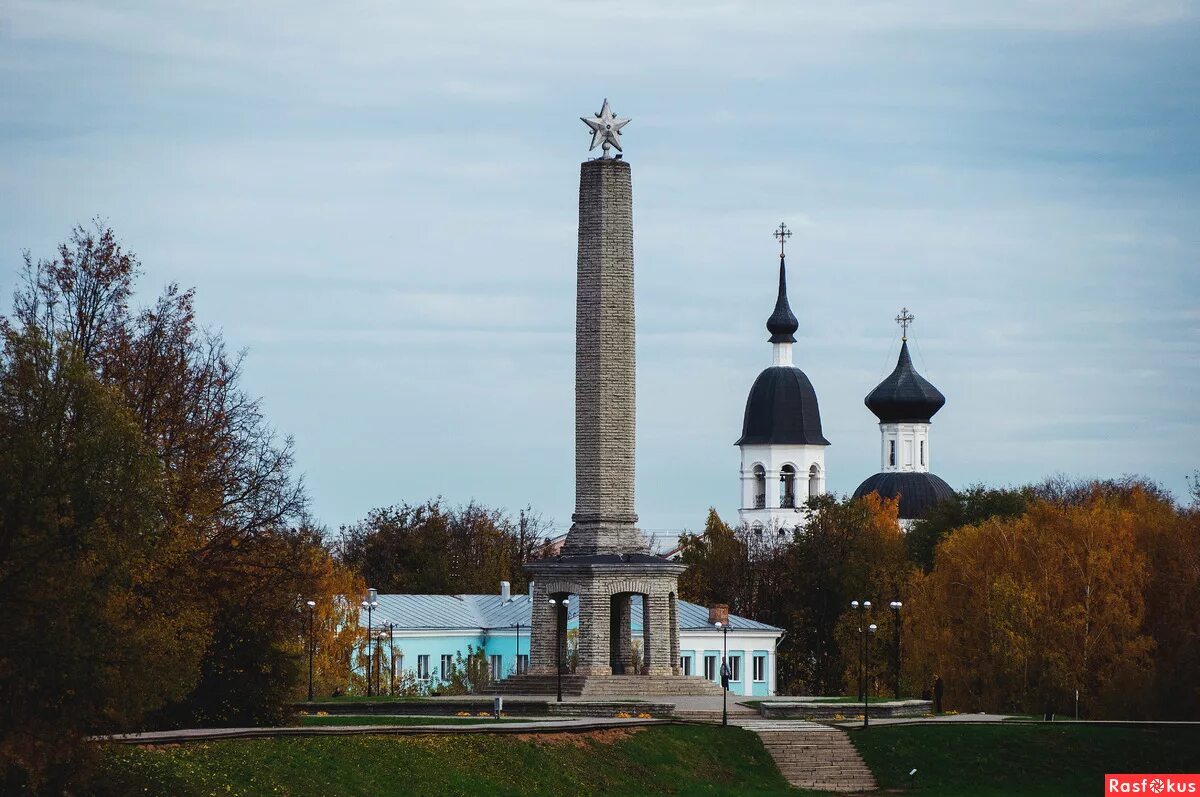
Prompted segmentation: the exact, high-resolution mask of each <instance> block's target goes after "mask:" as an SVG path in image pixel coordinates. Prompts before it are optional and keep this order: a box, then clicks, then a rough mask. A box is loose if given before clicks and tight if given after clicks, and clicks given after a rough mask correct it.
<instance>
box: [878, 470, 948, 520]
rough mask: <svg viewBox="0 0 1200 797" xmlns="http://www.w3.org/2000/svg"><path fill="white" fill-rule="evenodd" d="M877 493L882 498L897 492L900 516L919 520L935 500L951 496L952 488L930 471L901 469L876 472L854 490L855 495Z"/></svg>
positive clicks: (893, 495)
mask: <svg viewBox="0 0 1200 797" xmlns="http://www.w3.org/2000/svg"><path fill="white" fill-rule="evenodd" d="M871 493H879V496H880V497H881V498H895V497H896V496H897V495H898V496H900V507H899V509H900V518H901V519H902V520H919V519H920V518H923V517H925V515H926V514H928V512H929V510H930V509H933V506H934V504H936V503H937V502H939V501H944V500H946V499H947V498H953V497H954V490H953V489H952V488H951V487H950V485H948V484H946V483H945V482H944V481H942V480H941V479H940V478H938V477H937V476H934V475H933V474H932V473H921V472H914V471H900V472H894V473H876V474H875V475H874V476H871V477H869V478H868V479H867V480H866V481H864V482H863V483H862V484H860V485H858V489H857V490H855V491H854V497H855V498H862V497H863V496H864V495H870V494H871Z"/></svg>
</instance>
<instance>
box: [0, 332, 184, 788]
mask: <svg viewBox="0 0 1200 797" xmlns="http://www.w3.org/2000/svg"><path fill="white" fill-rule="evenodd" d="M0 331H2V333H3V343H4V348H3V352H2V353H0V441H2V443H0V616H3V618H4V622H3V631H2V632H0V776H2V778H3V780H2V781H0V782H3V784H4V787H5V788H4V789H3V790H2V791H4V792H5V793H17V792H20V791H22V790H24V789H26V788H30V789H41V790H42V791H44V792H45V793H62V792H63V791H64V790H65V789H66V787H67V785H68V783H67V781H68V779H69V777H70V774H71V773H72V772H73V771H74V770H75V769H76V765H77V763H78V761H77V756H78V754H79V753H80V748H79V744H78V743H79V741H80V739H81V737H82V736H83V735H84V734H86V733H90V732H96V731H106V730H107V731H112V730H119V729H124V728H125V727H128V726H129V725H130V724H131V723H133V722H136V721H137V720H138V719H139V718H140V717H141V716H142V715H143V714H144V713H145V712H146V711H148V710H150V709H153V708H155V707H157V706H158V705H160V704H161V703H163V702H164V701H166V700H169V699H172V698H180V697H182V696H183V695H184V694H186V693H187V691H188V689H189V688H190V687H191V684H192V683H193V681H194V674H195V665H196V659H197V657H198V655H199V650H200V634H201V628H202V626H201V625H200V624H199V623H198V622H197V620H196V617H195V614H194V612H190V611H189V610H187V609H186V608H185V607H180V606H179V605H177V604H160V603H158V602H156V601H155V599H154V594H153V587H154V583H155V578H156V576H155V573H156V572H157V571H158V569H159V568H160V567H161V566H162V564H163V561H164V558H165V557H169V556H171V555H172V554H171V551H172V547H171V541H170V539H169V532H168V529H167V527H166V526H165V524H164V523H163V515H164V513H165V511H166V506H167V503H168V500H169V495H168V491H167V489H166V484H165V474H164V472H163V468H162V466H161V463H160V462H158V461H157V459H156V458H155V457H154V456H153V452H152V451H151V450H150V449H149V448H148V447H147V446H146V444H145V442H144V440H143V438H142V435H141V433H140V430H139V428H138V425H137V423H136V421H135V419H134V417H133V415H132V413H130V412H129V411H128V410H127V408H125V407H124V406H123V404H122V402H121V399H120V396H119V395H118V394H117V393H116V392H115V391H113V390H111V389H110V388H107V387H105V386H104V385H102V384H101V383H100V382H99V381H98V380H97V379H96V378H95V377H94V376H93V375H92V374H91V373H90V372H89V371H88V369H87V367H86V365H85V363H84V361H83V358H82V356H81V353H80V351H79V350H78V349H76V348H74V347H68V346H54V345H52V344H51V343H50V341H49V340H47V339H46V337H44V336H43V335H42V334H41V332H40V330H37V329H32V330H17V329H15V328H13V327H12V326H11V325H9V324H7V323H0Z"/></svg>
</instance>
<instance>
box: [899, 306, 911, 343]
mask: <svg viewBox="0 0 1200 797" xmlns="http://www.w3.org/2000/svg"><path fill="white" fill-rule="evenodd" d="M914 318H916V316H914V315H913V314H912V313H910V312H908V308H907V307H901V308H900V315H898V316H896V323H897V324H899V325H900V340H908V325H909V324H911V323H912V322H913V319H914Z"/></svg>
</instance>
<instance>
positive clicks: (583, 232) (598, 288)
mask: <svg viewBox="0 0 1200 797" xmlns="http://www.w3.org/2000/svg"><path fill="white" fill-rule="evenodd" d="M630 174H631V172H630V168H629V164H628V163H626V162H625V161H623V160H615V159H614V160H603V159H602V160H593V161H587V162H585V163H583V164H582V165H581V166H580V170H579V254H578V261H577V279H578V282H577V286H576V301H575V514H574V515H573V516H572V520H573V521H574V524H573V526H572V528H571V531H570V533H569V534H568V535H567V539H566V542H565V544H564V546H563V553H564V554H565V555H571V556H573V555H579V554H593V553H637V552H644V551H645V550H646V542H645V539H644V538H643V537H642V535H641V533H640V532H639V531H638V530H637V527H636V523H637V514H636V511H635V508H634V468H635V463H634V450H635V438H634V435H635V424H636V420H637V410H636V398H637V397H636V382H637V374H636V365H637V364H636V360H635V316H634V299H633V296H634V289H633V189H632V182H631V178H630Z"/></svg>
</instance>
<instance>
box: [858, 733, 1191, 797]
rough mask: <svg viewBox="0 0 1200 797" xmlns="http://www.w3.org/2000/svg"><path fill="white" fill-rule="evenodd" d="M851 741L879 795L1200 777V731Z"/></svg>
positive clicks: (1005, 791)
mask: <svg viewBox="0 0 1200 797" xmlns="http://www.w3.org/2000/svg"><path fill="white" fill-rule="evenodd" d="M851 738H852V739H853V740H854V744H855V746H857V747H858V749H859V752H861V753H862V756H863V758H864V759H865V760H866V762H867V764H868V765H869V766H870V767H871V770H872V771H873V772H874V773H875V778H876V780H878V782H879V785H880V787H881V788H884V789H888V788H893V789H905V790H906V792H907V793H912V794H914V795H915V794H920V795H981V796H983V797H986V796H987V795H1034V796H1035V797H1037V796H1038V795H1047V797H1049V796H1050V795H1054V797H1067V796H1068V795H1076V794H1078V795H1089V797H1092V796H1093V795H1097V794H1103V793H1104V789H1103V777H1104V774H1105V773H1108V772H1113V773H1115V772H1196V771H1200V727H1188V728H1180V727H1175V728H1169V727H1157V728H1139V727H1120V726H1102V725H1013V724H1005V725H958V724H944V725H922V726H891V727H887V726H876V727H874V728H870V729H869V730H866V731H862V730H855V731H852V732H851ZM914 767H916V769H917V775H916V776H915V777H914V778H912V779H910V778H909V776H908V772H909V770H911V769H913V768H914Z"/></svg>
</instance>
